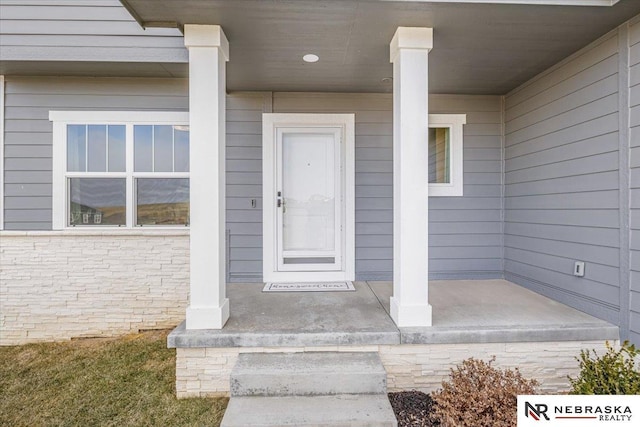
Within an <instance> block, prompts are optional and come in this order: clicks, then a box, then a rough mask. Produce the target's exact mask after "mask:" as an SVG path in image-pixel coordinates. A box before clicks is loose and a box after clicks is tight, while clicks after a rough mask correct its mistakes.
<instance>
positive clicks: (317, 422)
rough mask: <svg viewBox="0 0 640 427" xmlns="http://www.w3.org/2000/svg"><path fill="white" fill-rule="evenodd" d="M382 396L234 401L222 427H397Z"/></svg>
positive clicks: (237, 399) (243, 399) (391, 411)
mask: <svg viewBox="0 0 640 427" xmlns="http://www.w3.org/2000/svg"><path fill="white" fill-rule="evenodd" d="M397 425H398V422H397V421H396V418H395V415H394V413H393V409H392V408H391V404H390V403H389V399H388V398H387V396H386V395H384V394H378V395H375V394H368V395H353V394H348V395H334V396H285V397H264V396H250V397H233V398H231V400H230V401H229V406H228V407H227V411H226V412H225V414H224V418H223V419H222V424H221V427H236V426H237V427H258V426H260V427H275V426H316V427H336V426H350V427H361V426H362V427H364V426H367V427H397Z"/></svg>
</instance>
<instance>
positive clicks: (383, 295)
mask: <svg viewBox="0 0 640 427" xmlns="http://www.w3.org/2000/svg"><path fill="white" fill-rule="evenodd" d="M262 288H263V285H262V284H259V283H248V284H247V283H230V284H228V285H227V295H228V298H229V300H230V307H231V317H230V318H229V321H228V322H227V324H226V325H225V327H224V328H223V329H220V330H208V329H207V330H185V325H184V322H183V323H182V324H181V325H180V326H178V327H177V328H176V329H175V330H174V331H173V332H172V333H171V334H170V335H169V337H168V346H169V347H170V348H200V347H305V346H330V345H384V344H387V345H394V344H452V343H455V344H460V343H498V342H502V343H504V342H542V341H546V342H549V341H588V340H603V341H604V340H617V339H618V338H619V334H618V328H617V327H616V326H614V325H612V324H610V323H607V322H605V321H603V320H599V319H597V318H595V317H592V316H590V315H588V314H585V313H582V312H580V311H578V310H575V309H573V308H571V307H568V306H566V305H563V304H560V303H558V302H555V301H553V300H551V299H549V298H546V297H544V296H541V295H538V294H536V293H534V292H531V291H529V290H527V289H525V288H523V287H521V286H518V285H516V284H513V283H510V282H508V281H506V280H459V281H458V280H448V281H431V282H430V283H429V301H430V303H431V305H432V306H433V326H432V327H429V328H397V327H396V325H395V324H394V322H393V320H391V317H390V316H389V297H390V296H391V294H392V284H391V282H355V288H356V291H355V292H291V293H263V292H262Z"/></svg>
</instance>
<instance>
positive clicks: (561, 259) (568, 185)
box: [504, 33, 621, 324]
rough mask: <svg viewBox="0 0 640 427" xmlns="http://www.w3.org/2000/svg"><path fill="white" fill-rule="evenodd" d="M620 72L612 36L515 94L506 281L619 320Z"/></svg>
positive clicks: (509, 121) (508, 133)
mask: <svg viewBox="0 0 640 427" xmlns="http://www.w3.org/2000/svg"><path fill="white" fill-rule="evenodd" d="M618 70H619V57H618V37H617V34H616V33H612V34H611V35H609V36H608V37H605V38H603V39H601V40H599V41H598V42H596V43H594V44H593V45H592V46H590V47H589V48H586V49H584V50H583V51H581V52H579V53H578V54H576V55H574V56H573V57H571V58H569V59H568V60H566V61H564V62H563V63H561V64H559V65H558V66H556V67H553V68H552V69H551V70H549V71H547V72H545V73H543V75H541V76H539V77H537V78H534V79H533V80H532V81H530V82H529V83H526V84H525V85H523V86H522V87H521V88H519V89H516V90H515V91H514V92H512V93H510V94H509V95H507V96H506V98H505V153H504V154H505V175H504V180H505V201H504V203H505V226H504V258H505V261H504V262H505V264H504V269H505V277H506V278H507V279H509V280H512V281H514V282H516V283H519V284H521V285H524V286H526V287H528V288H530V289H532V290H534V291H537V292H539V293H542V294H545V295H547V296H550V297H552V298H554V299H556V300H558V301H561V302H563V303H566V304H568V305H571V306H573V307H576V308H578V309H581V310H583V311H587V312H589V313H591V314H594V315H596V316H599V317H601V318H604V319H607V320H609V321H612V322H614V323H616V324H617V323H618V322H619V309H620V305H621V301H620V289H619V287H620V211H619V207H620V192H619V157H620V153H619V133H618V128H619V117H618V103H619V97H618V95H619V94H618V90H619V87H618V73H619V71H618ZM577 260H581V261H585V262H586V274H585V277H584V278H577V277H575V276H573V274H572V271H573V265H574V262H575V261H577Z"/></svg>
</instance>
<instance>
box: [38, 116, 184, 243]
mask: <svg viewBox="0 0 640 427" xmlns="http://www.w3.org/2000/svg"><path fill="white" fill-rule="evenodd" d="M49 120H50V121H52V122H53V191H52V198H53V201H52V202H53V211H52V216H53V218H52V219H53V229H54V230H102V231H105V230H131V229H142V228H145V229H147V228H149V229H151V228H152V229H154V230H157V229H171V230H175V229H176V228H188V226H186V227H185V226H181V225H174V226H166V225H165V226H145V227H140V226H136V225H135V221H136V218H135V215H136V212H135V208H136V207H135V205H134V204H135V182H136V179H137V178H189V177H190V173H189V172H134V170H133V168H134V158H133V153H134V151H133V150H134V147H133V127H134V126H135V125H175V126H188V125H189V113H188V112H178V111H50V112H49ZM67 125H124V126H125V132H126V133H125V135H126V137H125V153H126V157H125V162H126V163H125V165H126V167H125V172H67ZM74 177H78V178H80V177H81V178H125V179H126V225H125V226H108V225H100V226H91V225H86V226H85V225H83V226H81V227H73V226H70V225H69V223H68V220H67V219H68V212H67V209H68V206H67V205H68V203H67V201H68V196H69V195H68V185H67V178H74Z"/></svg>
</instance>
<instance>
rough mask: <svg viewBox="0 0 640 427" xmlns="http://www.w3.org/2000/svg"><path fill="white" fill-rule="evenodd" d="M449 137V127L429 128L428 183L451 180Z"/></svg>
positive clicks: (445, 182)
mask: <svg viewBox="0 0 640 427" xmlns="http://www.w3.org/2000/svg"><path fill="white" fill-rule="evenodd" d="M449 139H450V129H449V128H429V183H431V184H448V183H450V182H451V177H450V176H451V171H450V169H451V168H450V166H449V163H450V160H449V159H450V153H449V152H450V145H451V144H450V141H449Z"/></svg>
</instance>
